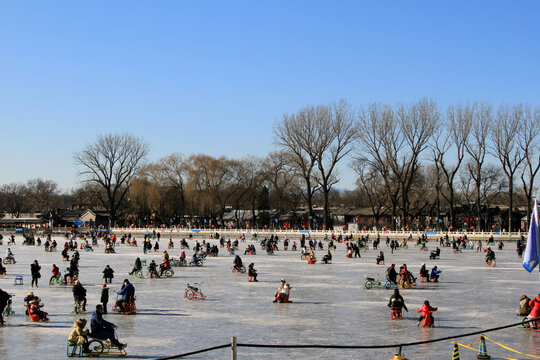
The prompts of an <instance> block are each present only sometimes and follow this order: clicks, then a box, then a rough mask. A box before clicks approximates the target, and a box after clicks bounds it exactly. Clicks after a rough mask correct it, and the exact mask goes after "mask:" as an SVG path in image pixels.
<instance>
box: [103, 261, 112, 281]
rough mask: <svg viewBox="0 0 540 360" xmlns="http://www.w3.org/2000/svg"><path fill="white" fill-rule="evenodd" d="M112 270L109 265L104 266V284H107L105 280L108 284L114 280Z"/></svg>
mask: <svg viewBox="0 0 540 360" xmlns="http://www.w3.org/2000/svg"><path fill="white" fill-rule="evenodd" d="M113 274H114V270H113V269H111V267H110V266H109V265H107V266H105V269H104V270H103V279H104V280H105V283H107V280H109V284H110V283H111V282H112V279H113V278H114V275H113Z"/></svg>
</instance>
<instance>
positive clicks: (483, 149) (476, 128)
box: [465, 103, 493, 219]
mask: <svg viewBox="0 0 540 360" xmlns="http://www.w3.org/2000/svg"><path fill="white" fill-rule="evenodd" d="M492 123H493V108H492V106H491V105H490V104H486V103H482V104H478V105H477V108H476V111H475V113H474V117H473V119H472V125H471V136H470V137H469V141H467V142H466V143H465V149H466V151H467V153H468V154H469V156H470V158H471V161H469V162H468V163H467V169H468V170H469V172H470V174H471V176H472V178H473V180H474V184H475V193H476V201H475V206H476V218H477V219H480V213H481V208H480V204H481V203H480V200H481V197H482V192H481V188H482V181H483V179H482V173H483V171H482V168H483V166H484V162H485V159H486V153H487V150H488V143H487V141H488V137H489V134H490V131H491V124H492Z"/></svg>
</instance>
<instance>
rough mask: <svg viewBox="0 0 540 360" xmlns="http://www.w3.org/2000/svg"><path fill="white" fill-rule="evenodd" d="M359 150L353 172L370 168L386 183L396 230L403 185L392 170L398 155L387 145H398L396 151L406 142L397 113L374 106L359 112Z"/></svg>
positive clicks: (386, 107)
mask: <svg viewBox="0 0 540 360" xmlns="http://www.w3.org/2000/svg"><path fill="white" fill-rule="evenodd" d="M357 131H358V149H357V155H356V156H355V160H354V161H355V162H356V164H353V165H352V167H353V169H358V167H360V168H370V169H371V170H370V171H372V172H378V173H379V174H380V177H381V178H382V180H383V184H384V188H385V192H386V194H387V195H388V198H389V199H390V202H391V208H392V217H393V220H392V226H393V228H394V229H395V226H396V221H395V220H397V208H398V201H399V193H400V188H399V183H398V181H397V179H396V177H395V175H394V173H393V172H392V171H391V167H390V163H391V160H390V158H392V157H395V156H397V155H396V153H392V152H391V151H389V150H390V149H388V147H387V146H386V145H385V144H387V143H395V144H396V147H395V148H396V149H399V148H401V146H402V142H403V140H402V139H401V138H400V134H399V130H398V126H397V123H396V121H395V118H394V110H393V109H392V107H391V106H388V105H382V104H376V103H375V104H370V105H369V106H368V107H367V108H360V110H359V112H358V127H357Z"/></svg>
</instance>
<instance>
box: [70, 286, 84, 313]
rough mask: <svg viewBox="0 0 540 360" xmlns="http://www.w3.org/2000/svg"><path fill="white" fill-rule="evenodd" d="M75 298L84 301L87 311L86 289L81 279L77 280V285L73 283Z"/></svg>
mask: <svg viewBox="0 0 540 360" xmlns="http://www.w3.org/2000/svg"><path fill="white" fill-rule="evenodd" d="M73 298H74V299H75V301H80V302H82V304H83V311H86V289H85V288H84V287H83V286H82V285H81V282H80V281H79V280H77V281H75V285H73Z"/></svg>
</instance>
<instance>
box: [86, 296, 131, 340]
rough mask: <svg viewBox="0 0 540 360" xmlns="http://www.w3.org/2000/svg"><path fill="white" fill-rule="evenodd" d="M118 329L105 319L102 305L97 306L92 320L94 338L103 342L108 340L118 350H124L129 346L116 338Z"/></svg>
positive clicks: (91, 326) (91, 327)
mask: <svg viewBox="0 0 540 360" xmlns="http://www.w3.org/2000/svg"><path fill="white" fill-rule="evenodd" d="M116 327H117V326H116V325H114V324H113V323H110V322H108V321H106V320H104V319H103V306H102V305H101V304H98V305H96V310H95V311H94V312H93V313H92V320H91V321H90V329H91V331H92V336H93V337H95V338H97V339H102V340H107V339H108V340H110V342H111V343H112V344H113V345H114V346H116V347H117V348H119V349H124V348H125V347H126V346H127V344H122V343H121V342H120V341H118V339H116V337H115V336H114V329H116Z"/></svg>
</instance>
